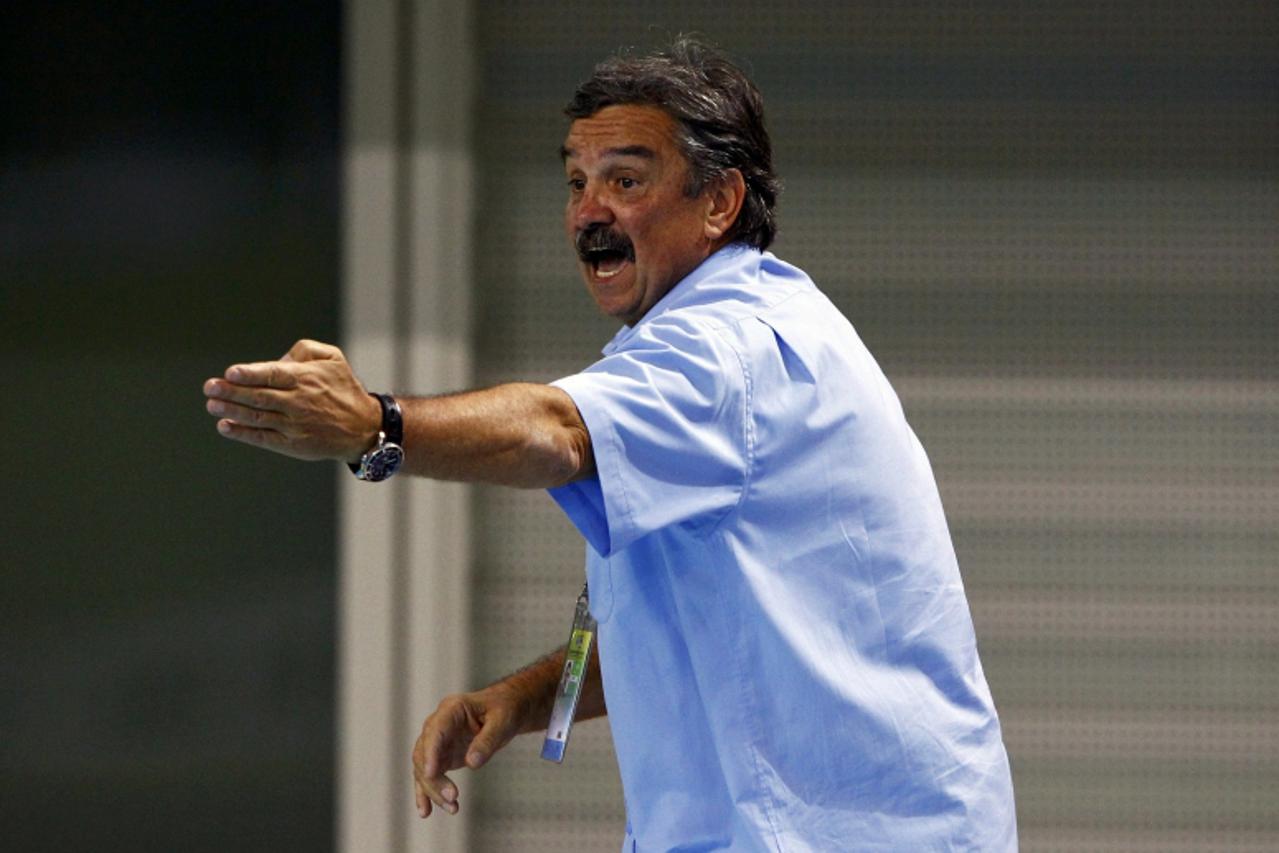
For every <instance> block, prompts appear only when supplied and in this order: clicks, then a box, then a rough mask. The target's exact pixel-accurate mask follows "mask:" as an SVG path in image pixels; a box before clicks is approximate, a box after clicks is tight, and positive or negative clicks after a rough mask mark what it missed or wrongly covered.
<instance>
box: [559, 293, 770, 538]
mask: <svg viewBox="0 0 1279 853" xmlns="http://www.w3.org/2000/svg"><path fill="white" fill-rule="evenodd" d="M551 384H553V385H554V386H556V387H558V388H560V389H562V390H563V391H565V392H566V393H568V395H569V396H570V397H572V398H573V402H574V403H575V404H576V405H577V408H578V411H579V412H580V413H581V415H582V420H583V421H584V422H585V423H586V428H587V430H588V431H589V432H590V436H591V447H592V450H593V451H594V454H595V464H596V474H595V475H594V476H593V477H591V478H588V479H584V480H580V481H577V482H575V483H570V484H568V485H567V486H561V487H559V488H556V489H552V490H550V493H551V496H552V497H553V498H554V499H555V500H556V501H557V502H558V503H559V505H560V506H561V507H562V508H563V509H564V511H565V512H566V513H567V514H568V516H569V518H570V519H571V520H572V521H573V523H574V525H576V527H577V528H578V530H579V531H581V533H582V535H583V536H585V537H586V539H587V541H588V542H589V543H590V544H591V546H592V547H593V548H595V550H596V551H598V552H599V553H600V554H601V555H603V556H609V555H610V554H613V553H615V552H617V551H620V550H622V549H623V548H625V547H626V546H628V545H629V544H631V543H632V542H634V541H635V540H637V539H639V538H641V537H643V536H645V535H647V534H649V533H652V532H654V531H656V530H660V529H662V528H665V527H669V526H671V525H686V526H688V527H689V528H690V529H693V530H698V529H709V528H710V527H713V526H714V525H715V524H716V523H717V522H718V521H719V520H720V519H721V518H722V517H723V516H724V515H725V514H726V513H727V512H729V511H730V510H731V509H732V508H733V507H734V506H736V505H737V502H738V500H739V499H740V497H741V494H742V490H743V489H744V488H745V482H746V478H747V473H748V471H749V466H750V453H749V447H748V430H747V419H748V412H749V383H748V381H747V375H746V372H745V369H744V366H743V362H742V360H741V358H740V357H739V356H738V353H737V350H736V349H735V348H734V347H733V346H732V345H731V343H730V342H729V340H728V339H727V338H726V337H725V336H724V335H723V334H722V333H721V332H720V331H718V330H715V329H710V328H705V327H701V326H699V325H698V324H696V323H691V322H688V321H686V320H685V321H680V320H678V319H672V318H670V317H669V316H663V317H661V318H657V319H655V320H654V321H651V322H649V323H645V324H643V325H642V326H640V327H639V328H638V329H637V330H636V332H635V334H634V335H633V336H632V337H631V338H629V339H628V340H627V341H626V342H625V344H624V345H623V346H622V347H621V348H619V349H618V350H617V351H615V352H613V353H611V354H609V355H606V356H605V357H604V358H603V359H601V360H600V361H598V362H596V363H595V364H593V365H591V366H590V367H589V368H587V369H586V370H584V371H582V372H581V373H578V374H576V375H574V376H569V377H566V378H564V379H560V380H558V381H556V382H553V383H551Z"/></svg>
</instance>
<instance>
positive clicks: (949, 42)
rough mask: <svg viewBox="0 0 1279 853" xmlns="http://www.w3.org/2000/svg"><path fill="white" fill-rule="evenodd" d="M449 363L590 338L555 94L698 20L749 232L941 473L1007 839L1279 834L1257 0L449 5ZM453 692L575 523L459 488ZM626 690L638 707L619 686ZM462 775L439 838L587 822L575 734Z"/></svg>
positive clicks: (590, 353) (562, 547) (1245, 841)
mask: <svg viewBox="0 0 1279 853" xmlns="http://www.w3.org/2000/svg"><path fill="white" fill-rule="evenodd" d="M476 11H477V22H476V33H477V41H478V47H479V52H480V62H481V81H480V95H479V104H478V111H477V116H476V118H477V124H476V138H477V145H478V154H479V160H478V167H479V175H480V192H479V196H478V205H477V226H476V227H477V233H476V245H477V247H478V251H477V254H476V264H477V277H478V281H479V284H478V290H477V295H476V299H477V302H476V315H477V322H476V339H477V348H478V349H477V359H476V371H477V379H478V380H479V381H480V382H482V383H486V382H496V381H501V380H504V379H511V378H523V379H534V380H547V379H552V378H555V377H557V376H559V375H563V374H566V373H569V372H572V371H574V370H576V369H578V368H579V367H580V366H582V365H584V364H586V363H588V362H589V361H590V360H592V358H593V357H594V355H595V353H596V351H597V349H598V347H599V346H600V345H602V344H603V343H604V342H605V341H606V340H607V339H608V338H609V336H611V334H612V332H613V330H614V329H613V327H612V326H611V324H609V323H608V322H605V321H602V320H600V319H599V318H597V317H596V316H595V315H594V309H593V307H592V305H591V304H590V302H589V299H588V298H587V297H586V295H585V293H584V292H583V290H582V286H581V285H580V283H578V282H577V279H576V275H575V272H574V270H573V268H572V264H571V258H570V256H569V253H568V251H567V248H566V246H565V241H564V238H563V236H562V233H561V227H560V221H559V213H560V210H561V206H562V203H563V195H562V194H563V188H562V183H563V180H562V176H561V174H560V171H559V168H558V161H557V158H556V156H555V152H556V149H557V146H558V145H559V143H560V141H561V140H562V135H563V133H564V129H565V125H564V122H563V120H562V119H561V118H560V116H559V109H560V107H561V106H562V104H563V103H564V102H565V101H566V100H567V97H568V95H569V94H570V93H571V91H572V88H573V86H574V84H575V83H576V82H577V81H578V80H579V79H581V78H582V77H583V76H585V75H586V74H587V73H588V72H589V69H590V67H591V65H592V64H593V62H594V61H595V60H597V59H598V58H600V56H601V55H602V54H604V53H606V52H608V51H609V50H611V49H612V48H614V47H617V46H620V45H628V44H634V43H639V44H641V45H650V44H652V43H654V42H656V41H660V40H661V38H662V37H663V35H664V34H667V33H672V32H676V31H680V30H700V31H702V32H703V33H706V34H708V35H709V36H711V37H712V38H715V39H716V40H718V41H720V42H721V43H722V44H723V45H724V46H726V47H727V48H729V49H730V50H732V51H733V52H735V53H736V54H737V55H739V56H740V57H742V58H743V59H744V60H746V62H747V64H748V66H749V67H750V68H752V69H753V72H754V76H755V78H756V80H757V81H758V83H759V84H760V87H761V88H762V90H763V92H764V95H765V100H766V104H767V106H768V111H769V118H770V122H771V126H772V129H773V133H774V140H775V144H776V154H777V160H778V164H779V169H780V171H781V173H782V175H783V178H784V179H785V181H786V191H785V193H784V194H783V197H782V206H781V224H782V232H781V237H780V239H779V241H778V244H777V247H776V251H777V252H778V254H780V255H782V256H784V257H786V258H788V259H791V260H793V261H795V262H798V263H799V264H801V265H802V266H804V267H805V268H806V269H807V270H808V271H809V272H810V273H811V274H812V275H813V276H814V278H815V279H816V281H817V282H818V283H819V285H820V286H822V287H823V288H824V289H825V290H826V291H827V292H828V293H829V294H830V295H831V296H832V297H833V298H834V299H835V300H836V302H837V303H838V304H839V305H840V306H841V307H842V308H843V309H844V310H845V312H846V313H847V314H848V316H849V317H850V318H851V319H852V321H853V322H854V324H855V325H856V326H857V328H858V329H859V331H860V333H861V335H862V336H863V337H864V339H865V340H866V341H867V342H868V344H869V345H870V346H871V348H872V350H873V351H874V352H875V353H876V354H877V356H878V358H879V359H880V361H881V364H882V365H883V367H884V369H885V370H886V372H887V373H888V375H889V377H890V379H892V380H893V381H894V383H895V385H896V386H897V388H898V390H899V392H900V394H901V396H902V398H903V401H904V404H905V407H906V410H907V414H908V416H909V417H910V418H911V420H912V422H913V423H914V425H915V427H916V429H917V431H918V432H919V434H920V436H921V438H922V440H923V442H924V444H925V446H926V447H927V448H928V450H929V452H930V454H931V457H932V460H933V463H934V466H935V468H936V471H937V474H938V478H939V481H940V484H941V489H942V494H943V498H944V500H945V503H946V506H947V510H948V514H949V518H950V521H951V525H952V529H953V532H954V536H955V540H956V545H957V548H958V551H959V556H960V563H961V567H962V569H963V572H964V577H965V581H966V584H967V588H968V591H969V596H970V600H971V603H972V608H973V611H974V615H975V619H976V622H977V630H978V638H979V642H980V644H981V649H982V654H983V659H984V662H985V666H986V671H987V674H988V676H989V678H990V681H991V684H992V688H993V690H994V693H995V698H996V701H997V703H998V705H999V707H1000V710H1001V712H1002V716H1003V719H1004V722H1005V728H1006V732H1007V740H1008V744H1009V748H1010V751H1011V754H1012V761H1013V768H1014V775H1015V779H1016V785H1017V793H1018V798H1019V799H1018V806H1019V814H1020V820H1021V826H1022V834H1023V842H1024V849H1026V850H1036V851H1040V850H1042V851H1047V850H1061V851H1080V850H1126V851H1128V850H1151V851H1154V850H1159V851H1176V850H1184V851H1192V850H1193V851H1203V850H1218V849H1220V850H1226V849H1230V850H1253V849H1256V850H1260V849H1274V848H1275V847H1276V846H1279V813H1277V812H1276V810H1275V807H1274V805H1275V792H1276V790H1279V747H1277V744H1279V718H1277V716H1276V709H1277V708H1279V692H1276V691H1277V688H1276V685H1279V679H1277V678H1276V675H1279V672H1277V670H1279V667H1277V666H1276V660H1277V658H1276V647H1277V645H1279V627H1277V626H1279V573H1277V572H1276V568H1277V566H1276V563H1279V559H1277V558H1276V555H1277V554H1279V547H1277V546H1279V533H1277V532H1276V531H1277V530H1279V524H1277V522H1279V439H1277V438H1276V434H1277V431H1276V427H1279V383H1277V380H1279V358H1276V356H1277V355H1279V352H1277V345H1276V335H1275V332H1276V328H1277V326H1279V324H1277V323H1276V321H1277V320H1279V311H1277V310H1276V309H1277V307H1279V294H1277V292H1276V280H1277V275H1279V254H1277V252H1276V249H1275V241H1274V232H1275V225H1276V222H1277V221H1279V217H1277V214H1279V187H1277V186H1276V182H1275V178H1276V174H1277V172H1276V167H1277V166H1279V157H1277V155H1276V152H1277V151H1279V148H1277V147H1276V143H1279V134H1277V133H1276V129H1277V128H1276V125H1277V117H1279V114H1277V112H1276V109H1275V100H1274V97H1275V92H1276V83H1279V75H1277V74H1276V55H1277V52H1276V18H1275V15H1276V13H1275V11H1274V6H1273V4H1264V3H1248V2H1227V3H1220V2H1214V3H1203V2H1181V3H1170V4H1114V3H1054V4H1041V3H1033V4H1027V3H1011V2H979V3H964V4H953V3H946V2H940V1H939V2H922V3H909V4H901V3H859V4H855V5H854V4H843V3H834V2H829V3H815V2H791V3H784V4H777V3H757V2H738V3H734V4H731V5H728V4H723V3H706V2H680V3H663V2H658V3H636V4H630V3H628V4H611V3H603V4H601V3H597V2H589V3H588V2H567V3H557V4H554V5H549V4H543V3H533V2H506V3H493V4H482V5H480V6H477V9H476ZM476 501H477V504H476V509H477V513H476V525H477V527H476V534H475V551H476V555H477V556H476V567H475V568H476V578H477V580H476V587H475V607H474V619H475V623H476V630H475V632H474V636H475V638H476V642H477V645H476V647H475V649H474V653H475V657H476V662H477V663H476V681H477V682H479V681H485V680H489V679H492V678H496V677H498V676H500V675H502V674H503V673H505V672H507V671H509V670H511V669H513V668H515V667H516V666H518V665H520V664H522V663H524V662H525V661H526V660H528V659H529V658H530V657H531V656H532V655H534V654H536V653H539V652H540V651H542V650H544V649H547V648H550V647H551V646H553V645H555V644H557V643H562V642H563V641H564V636H563V634H564V633H565V631H566V629H567V623H566V619H567V618H568V615H569V609H570V607H571V602H572V599H573V595H574V594H575V592H576V590H577V588H578V586H579V584H580V582H581V544H580V540H579V539H578V538H577V537H576V535H575V534H574V533H573V532H572V530H571V529H570V527H569V525H568V524H567V522H565V521H564V520H563V519H562V518H561V517H560V516H559V514H558V513H557V511H556V510H555V509H554V508H553V506H552V505H551V503H550V501H549V500H548V499H547V498H545V497H544V496H542V495H536V494H529V495H526V494H514V493H507V492H503V491H499V490H496V489H483V490H480V491H479V493H478V495H477V498H476ZM656 701H660V697H657V698H656ZM536 740H537V739H535V738H528V739H526V741H525V742H522V743H517V744H516V745H515V746H514V747H513V748H512V749H511V751H510V754H508V755H506V756H504V757H502V758H501V759H499V760H497V761H495V762H494V763H493V764H492V765H491V766H490V767H489V768H488V769H486V770H485V771H484V772H483V773H481V774H478V776H479V779H478V780H477V785H478V791H477V796H478V803H477V804H476V805H477V806H478V817H477V819H476V824H475V828H474V833H473V836H472V837H473V839H474V849H481V850H494V851H497V850H533V849H556V850H582V851H587V850H591V851H595V850H606V849H612V846H613V845H614V844H615V843H616V842H617V840H618V839H619V838H620V833H621V828H622V824H623V810H622V803H621V796H620V791H619V786H618V783H617V775H616V766H615V764H614V761H613V759H612V756H611V750H610V746H609V740H608V735H607V726H606V725H604V724H600V723H593V724H587V725H586V726H584V727H583V728H582V729H581V730H580V731H579V732H577V733H575V734H574V742H573V744H572V746H571V747H570V750H569V757H568V760H567V762H566V764H565V765H564V766H563V767H552V766H550V765H547V764H545V763H544V762H541V761H539V760H538V758H537V757H536V753H537V749H538V743H537V742H536Z"/></svg>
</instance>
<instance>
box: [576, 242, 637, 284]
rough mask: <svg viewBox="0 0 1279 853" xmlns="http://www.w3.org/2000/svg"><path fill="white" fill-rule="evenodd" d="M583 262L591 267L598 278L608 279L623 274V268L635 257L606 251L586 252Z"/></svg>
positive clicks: (624, 253)
mask: <svg viewBox="0 0 1279 853" xmlns="http://www.w3.org/2000/svg"><path fill="white" fill-rule="evenodd" d="M583 260H584V261H586V263H588V264H590V265H591V270H592V271H593V272H594V273H595V277H596V278H603V279H608V278H612V277H613V276H615V275H617V274H618V273H619V272H621V271H622V267H624V266H626V263H627V262H628V261H631V260H634V257H633V256H631V255H628V254H627V253H626V252H619V251H614V250H609V249H604V250H596V251H591V252H586V253H585V256H584V257H583Z"/></svg>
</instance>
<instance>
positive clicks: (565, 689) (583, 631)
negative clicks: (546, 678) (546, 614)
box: [542, 586, 596, 764]
mask: <svg viewBox="0 0 1279 853" xmlns="http://www.w3.org/2000/svg"><path fill="white" fill-rule="evenodd" d="M590 604H591V599H590V593H589V591H588V589H587V588H586V587H585V586H584V587H582V594H581V595H579V596H578V597H577V610H576V611H575V612H574V613H573V632H572V633H571V634H569V638H568V649H567V650H566V651H565V653H564V672H563V673H562V674H561V675H560V683H559V687H557V688H556V689H555V705H554V706H553V707H552V708H551V723H550V725H549V726H547V727H546V740H545V741H543V742H542V757H543V758H545V759H546V760H547V761H554V762H555V763H556V764H559V763H560V762H562V761H563V760H564V750H566V749H567V748H568V733H569V729H571V728H572V727H573V716H574V714H576V713H577V701H578V700H579V699H580V698H582V682H583V681H585V680H586V662H587V661H588V660H590V655H591V641H592V640H594V639H595V629H596V624H595V618H594V617H593V616H591V609H590Z"/></svg>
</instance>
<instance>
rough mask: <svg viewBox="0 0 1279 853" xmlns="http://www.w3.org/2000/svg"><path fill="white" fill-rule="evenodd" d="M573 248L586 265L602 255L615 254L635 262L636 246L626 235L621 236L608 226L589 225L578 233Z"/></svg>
mask: <svg viewBox="0 0 1279 853" xmlns="http://www.w3.org/2000/svg"><path fill="white" fill-rule="evenodd" d="M573 247H574V248H576V249H577V256H578V257H579V258H581V259H582V261H583V262H584V263H590V262H591V261H593V260H595V258H596V257H597V256H599V255H601V254H605V253H613V254H618V255H621V256H622V257H624V258H626V260H628V261H631V262H634V260H635V245H634V244H633V243H632V242H631V239H630V238H629V237H627V236H626V235H625V234H619V233H617V232H616V231H613V230H612V229H610V228H609V227H608V226H607V225H588V226H587V227H586V228H583V229H582V230H581V231H578V232H577V237H575V238H574V239H573Z"/></svg>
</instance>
